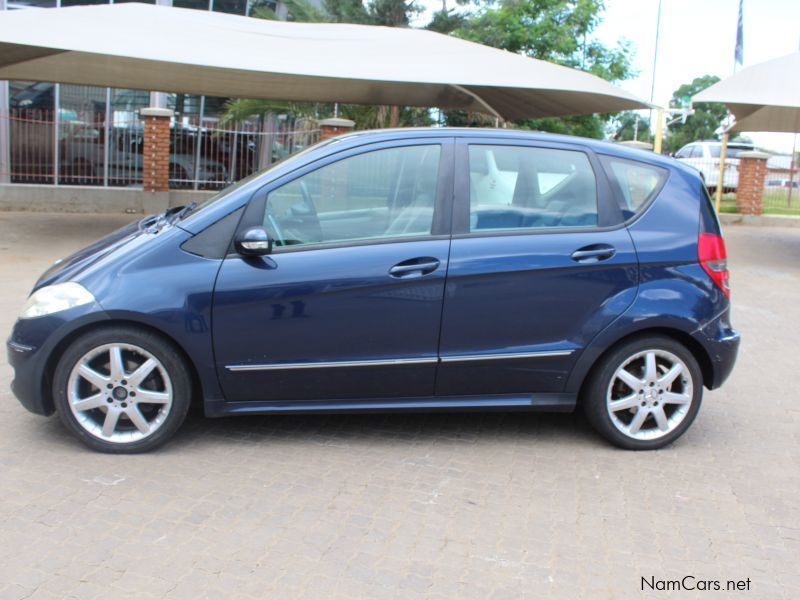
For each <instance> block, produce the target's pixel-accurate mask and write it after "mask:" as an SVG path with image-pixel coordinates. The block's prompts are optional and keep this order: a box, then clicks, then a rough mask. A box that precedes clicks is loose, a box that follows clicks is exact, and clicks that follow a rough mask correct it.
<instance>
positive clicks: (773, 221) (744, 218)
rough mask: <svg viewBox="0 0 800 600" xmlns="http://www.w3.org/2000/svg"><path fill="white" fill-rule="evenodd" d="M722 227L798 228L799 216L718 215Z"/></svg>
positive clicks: (799, 225)
mask: <svg viewBox="0 0 800 600" xmlns="http://www.w3.org/2000/svg"><path fill="white" fill-rule="evenodd" d="M719 222H720V223H722V224H723V225H752V226H756V227H800V215H798V216H796V217H795V216H791V215H740V214H735V213H720V215H719Z"/></svg>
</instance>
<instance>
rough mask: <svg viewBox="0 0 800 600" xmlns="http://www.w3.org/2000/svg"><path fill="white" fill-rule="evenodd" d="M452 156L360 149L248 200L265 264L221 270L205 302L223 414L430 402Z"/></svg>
mask: <svg viewBox="0 0 800 600" xmlns="http://www.w3.org/2000/svg"><path fill="white" fill-rule="evenodd" d="M452 182H453V144H452V140H451V139H450V138H436V139H431V138H426V139H417V140H413V139H412V140H403V141H395V142H391V143H383V144H372V145H369V146H367V147H362V148H359V149H356V150H350V151H347V152H343V153H340V154H338V155H334V156H333V157H329V158H327V159H324V160H322V161H320V162H318V163H316V164H312V165H308V166H306V167H304V168H302V169H300V170H299V171H296V172H294V173H292V174H290V175H288V176H286V177H284V178H282V179H281V180H279V181H277V182H275V183H273V184H270V185H268V186H267V187H266V188H265V189H264V190H262V191H261V192H258V193H257V194H256V195H255V196H254V198H253V200H251V202H250V204H249V206H248V208H247V210H246V212H245V216H244V217H243V221H242V223H241V224H240V231H241V228H244V227H248V226H253V225H259V226H264V227H265V228H266V229H267V230H268V231H269V232H270V234H271V236H272V237H273V238H274V250H273V252H272V254H270V255H268V256H266V257H259V258H246V257H243V256H238V255H232V256H228V257H227V258H226V259H225V260H224V262H223V264H222V266H221V268H220V272H219V276H218V278H217V283H216V287H215V292H214V308H213V331H214V350H215V354H216V361H217V368H218V373H219V379H220V382H221V385H222V388H223V391H224V394H225V398H226V400H227V401H229V402H250V401H255V402H286V401H289V402H292V401H312V400H325V399H348V400H353V399H365V398H397V397H410V396H431V395H433V393H434V383H435V374H436V364H437V346H438V341H439V331H440V325H441V311H442V301H443V294H444V281H445V274H446V272H447V264H448V253H449V245H450V240H449V232H450V216H451V212H452V205H451V202H452V185H453V183H452Z"/></svg>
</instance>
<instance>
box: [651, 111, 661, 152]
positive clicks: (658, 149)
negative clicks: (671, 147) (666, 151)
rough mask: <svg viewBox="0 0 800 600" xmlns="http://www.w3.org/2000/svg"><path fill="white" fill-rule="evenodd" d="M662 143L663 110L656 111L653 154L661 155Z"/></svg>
mask: <svg viewBox="0 0 800 600" xmlns="http://www.w3.org/2000/svg"><path fill="white" fill-rule="evenodd" d="M663 141H664V109H663V108H659V109H658V110H657V111H656V136H655V140H653V152H655V153H656V154H661V145H662V143H663Z"/></svg>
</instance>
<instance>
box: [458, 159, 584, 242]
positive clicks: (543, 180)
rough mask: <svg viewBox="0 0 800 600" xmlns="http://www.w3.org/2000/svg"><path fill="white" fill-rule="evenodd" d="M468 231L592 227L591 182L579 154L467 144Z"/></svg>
mask: <svg viewBox="0 0 800 600" xmlns="http://www.w3.org/2000/svg"><path fill="white" fill-rule="evenodd" d="M469 193H470V203H469V204H470V214H469V230H470V232H480V231H503V230H519V229H541V228H550V227H595V226H597V221H598V210H597V181H596V179H595V175H594V170H593V169H592V166H591V163H590V162H589V158H588V157H587V156H586V154H584V153H583V152H579V151H574V150H560V149H553V148H532V147H526V146H500V145H497V146H493V145H478V144H474V145H470V146H469Z"/></svg>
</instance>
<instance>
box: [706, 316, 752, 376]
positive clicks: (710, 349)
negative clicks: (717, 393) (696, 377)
mask: <svg viewBox="0 0 800 600" xmlns="http://www.w3.org/2000/svg"><path fill="white" fill-rule="evenodd" d="M726 317H727V315H726ZM699 333H700V335H699V336H696V337H697V339H698V341H700V343H701V344H702V345H703V347H704V348H705V350H706V352H707V353H708V357H709V359H710V361H711V381H706V382H705V383H706V386H707V387H708V389H710V390H714V389H716V388H718V387H720V386H721V385H722V384H723V383H725V381H726V380H727V379H728V376H729V375H730V374H731V372H732V371H733V367H734V365H735V364H736V357H737V356H738V354H739V344H740V343H741V339H742V338H741V336H740V335H739V332H738V331H736V330H735V329H733V328H732V327H731V326H730V325H729V324H728V323H727V318H725V317H721V318H719V319H717V320H715V321H714V322H713V323H711V324H710V325H708V326H706V327H704V328H703V329H702V330H701V331H700V332H699Z"/></svg>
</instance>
